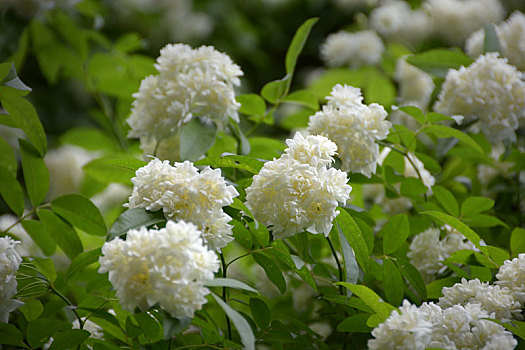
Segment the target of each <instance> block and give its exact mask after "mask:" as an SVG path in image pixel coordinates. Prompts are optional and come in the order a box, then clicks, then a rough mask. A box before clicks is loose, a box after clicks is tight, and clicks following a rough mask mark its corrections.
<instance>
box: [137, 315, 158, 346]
mask: <svg viewBox="0 0 525 350" xmlns="http://www.w3.org/2000/svg"><path fill="white" fill-rule="evenodd" d="M134 317H135V320H136V321H137V323H138V324H139V327H140V328H141V329H142V330H143V331H144V335H145V336H146V338H148V339H152V340H157V339H161V338H162V334H161V332H160V330H161V329H160V324H159V322H158V321H157V320H156V319H155V317H153V316H151V315H150V314H149V313H147V312H141V313H138V314H135V315H134Z"/></svg>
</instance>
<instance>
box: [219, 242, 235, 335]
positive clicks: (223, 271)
mask: <svg viewBox="0 0 525 350" xmlns="http://www.w3.org/2000/svg"><path fill="white" fill-rule="evenodd" d="M219 256H220V257H221V264H222V277H224V278H226V271H227V270H228V265H227V264H226V260H225V259H224V254H223V253H222V252H220V253H219ZM227 299H228V296H227V290H226V287H222V300H224V302H225V303H226V302H228V301H227ZM226 325H227V327H228V339H229V340H232V325H231V321H230V318H229V317H228V315H226Z"/></svg>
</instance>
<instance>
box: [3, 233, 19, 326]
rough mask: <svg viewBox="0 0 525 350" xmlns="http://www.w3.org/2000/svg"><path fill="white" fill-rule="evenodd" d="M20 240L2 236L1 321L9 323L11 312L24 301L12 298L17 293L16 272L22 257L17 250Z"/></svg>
mask: <svg viewBox="0 0 525 350" xmlns="http://www.w3.org/2000/svg"><path fill="white" fill-rule="evenodd" d="M18 243H19V242H17V241H15V240H13V239H12V238H11V237H9V236H5V237H0V322H5V323H7V321H8V318H9V313H10V312H12V311H14V310H16V309H17V308H18V307H19V306H20V305H21V304H22V303H21V302H19V301H17V300H14V299H12V297H13V296H14V295H15V294H16V287H17V285H18V284H17V282H16V276H15V274H16V272H17V271H18V268H19V267H20V263H21V262H22V258H21V257H20V255H18V253H17V252H16V250H15V246H16V245H17V244H18Z"/></svg>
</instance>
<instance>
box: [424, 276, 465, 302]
mask: <svg viewBox="0 0 525 350" xmlns="http://www.w3.org/2000/svg"><path fill="white" fill-rule="evenodd" d="M459 282H461V278H460V277H446V278H442V279H439V280H436V281H433V282H430V283H429V284H428V285H427V297H428V298H429V299H438V298H440V297H442V296H443V288H444V287H452V286H453V285H454V284H456V283H459Z"/></svg>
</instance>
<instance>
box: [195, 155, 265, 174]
mask: <svg viewBox="0 0 525 350" xmlns="http://www.w3.org/2000/svg"><path fill="white" fill-rule="evenodd" d="M195 165H209V166H211V167H212V168H237V169H241V170H246V171H249V172H251V173H252V174H258V173H259V171H260V170H261V168H262V166H263V165H264V163H263V162H261V161H260V160H258V159H256V158H253V157H248V156H238V155H223V156H212V157H206V158H203V159H201V160H198V161H196V162H195Z"/></svg>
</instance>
